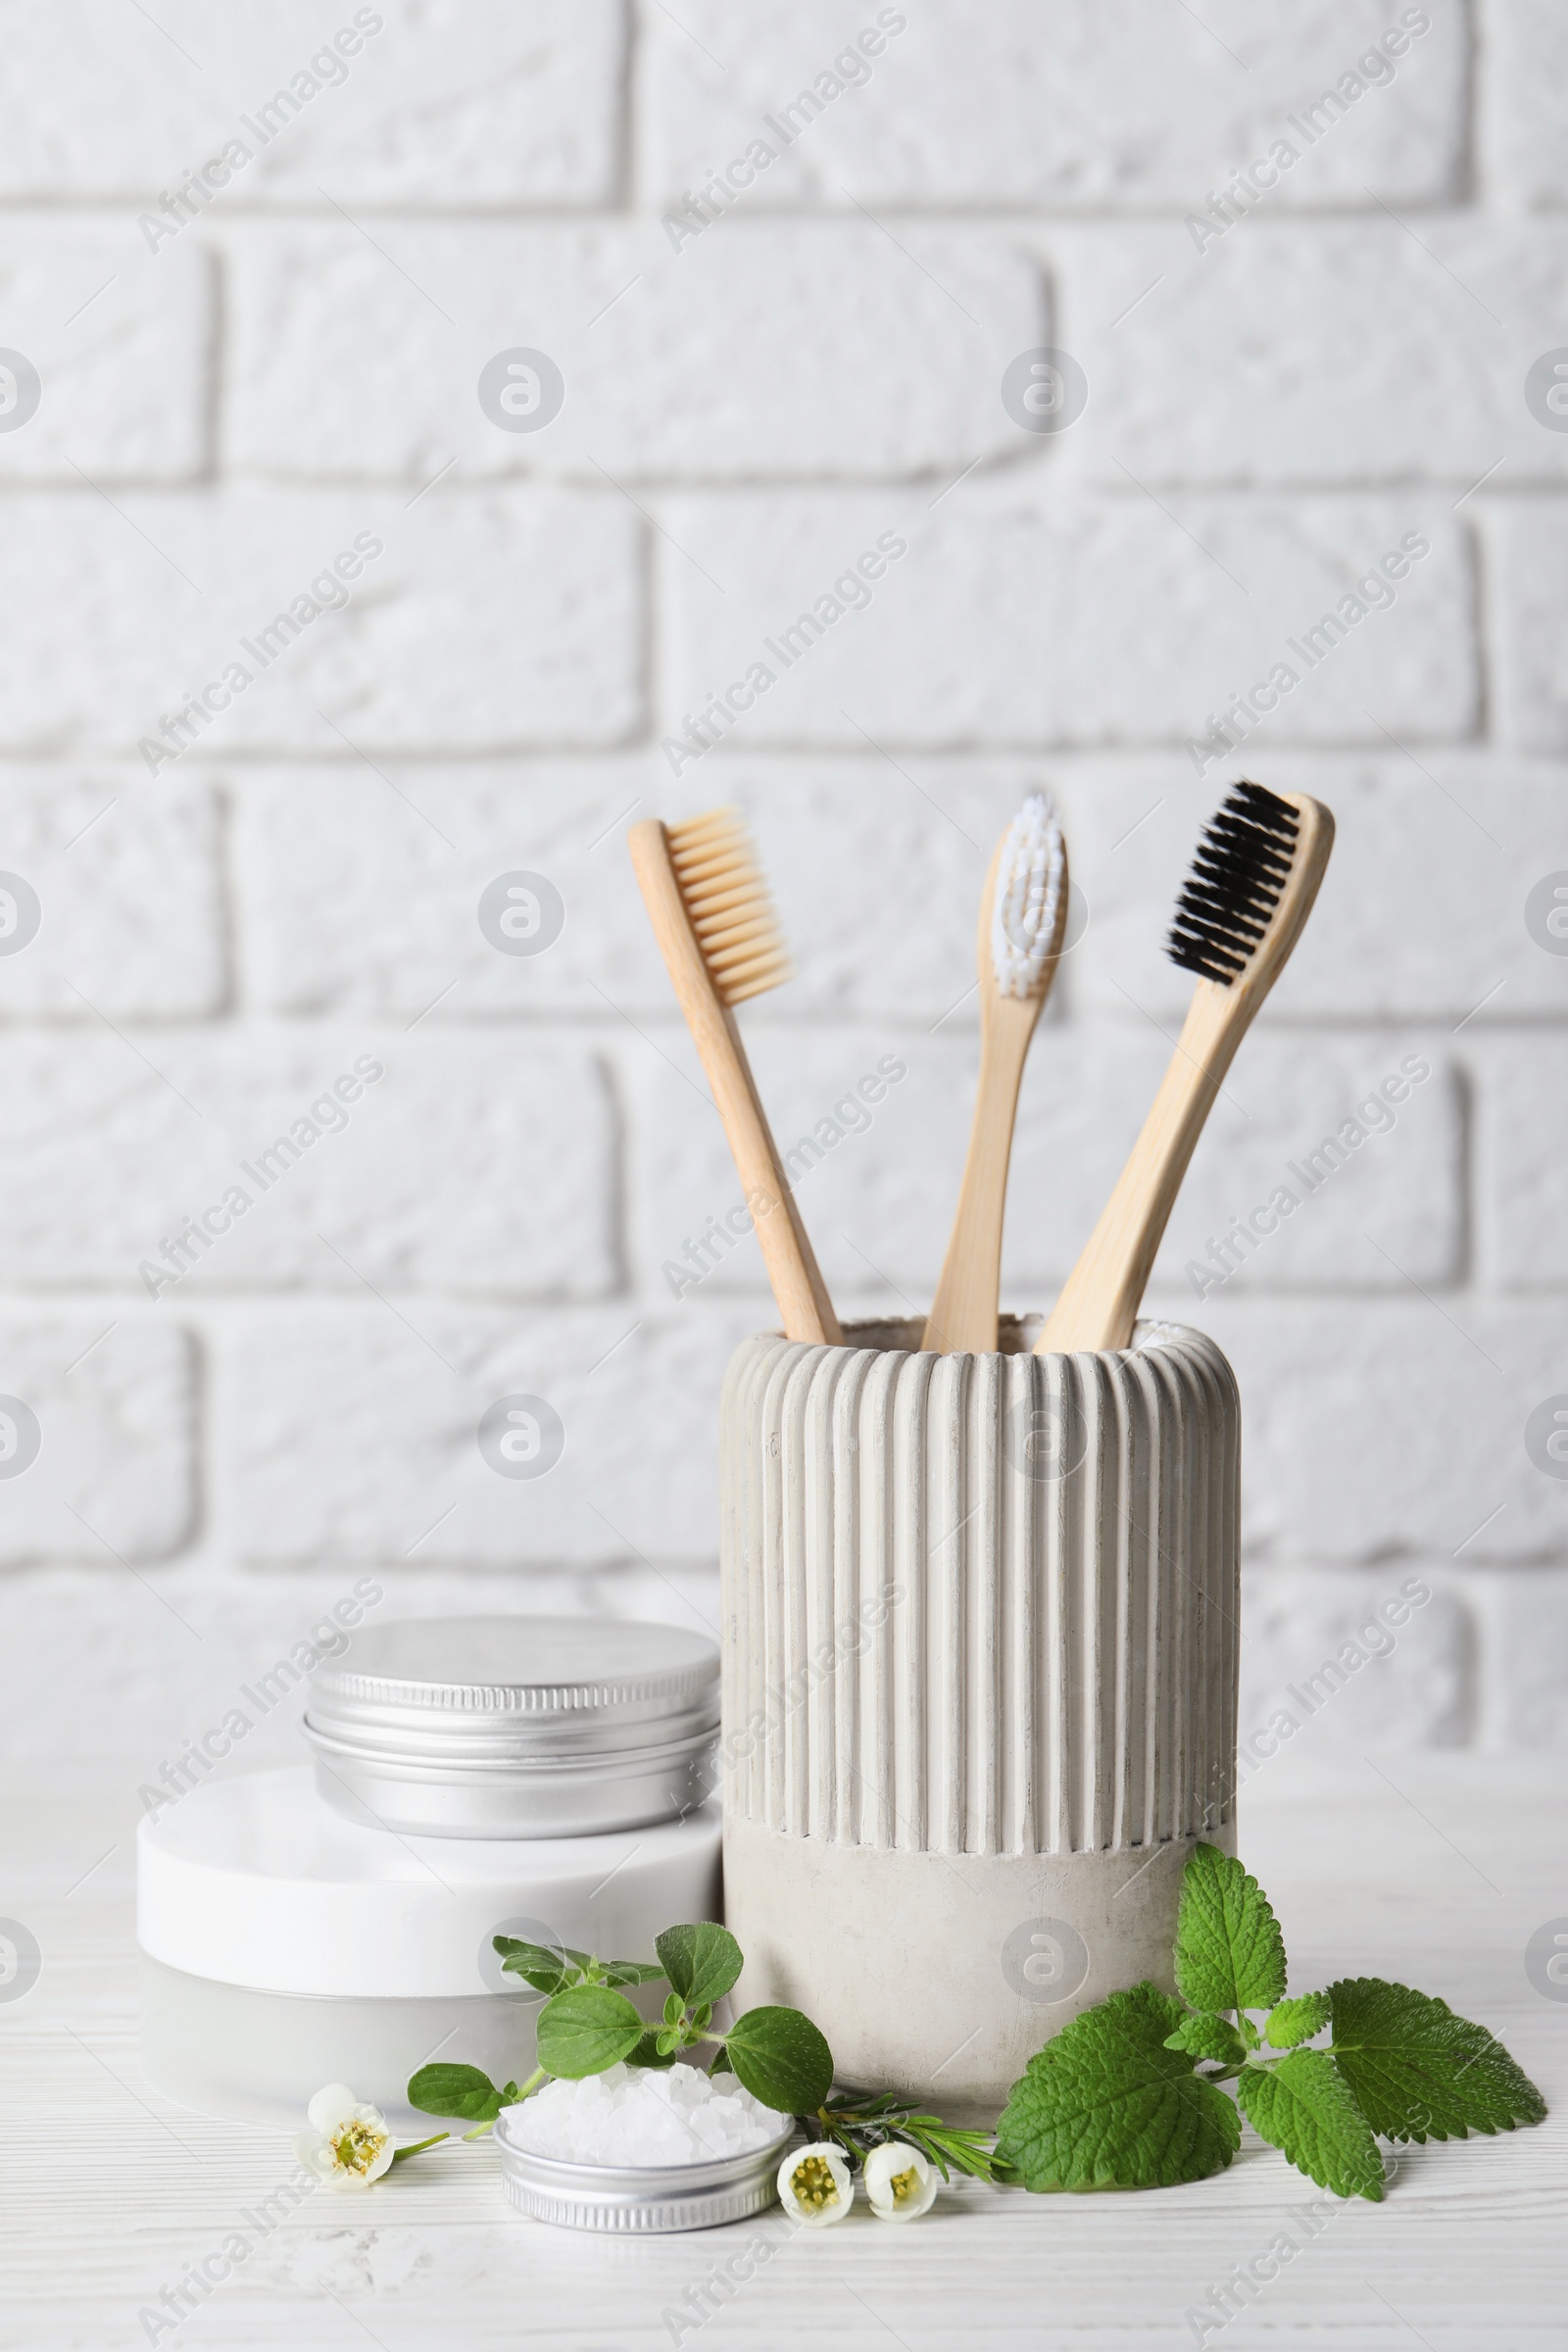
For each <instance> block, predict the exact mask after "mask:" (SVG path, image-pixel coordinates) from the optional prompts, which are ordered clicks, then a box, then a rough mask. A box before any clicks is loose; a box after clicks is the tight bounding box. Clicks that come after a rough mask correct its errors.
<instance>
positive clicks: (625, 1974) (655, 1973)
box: [599, 1960, 664, 1985]
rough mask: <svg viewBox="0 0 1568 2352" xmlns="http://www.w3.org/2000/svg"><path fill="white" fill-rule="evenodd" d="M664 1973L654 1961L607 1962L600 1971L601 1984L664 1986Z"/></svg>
mask: <svg viewBox="0 0 1568 2352" xmlns="http://www.w3.org/2000/svg"><path fill="white" fill-rule="evenodd" d="M663 1981H664V1972H663V1970H662V1968H660V1967H659V1966H657V1964H656V1963H655V1962H654V1961H652V1960H606V1961H605V1962H604V1963H603V1965H602V1966H601V1968H600V1971H599V1982H600V1983H601V1985H662V1983H663Z"/></svg>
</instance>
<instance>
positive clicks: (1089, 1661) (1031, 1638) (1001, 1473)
mask: <svg viewBox="0 0 1568 2352" xmlns="http://www.w3.org/2000/svg"><path fill="white" fill-rule="evenodd" d="M1038 1329H1039V1324H1038V1322H1037V1321H1024V1322H1018V1321H1016V1320H1014V1319H1013V1318H1011V1317H1005V1318H1004V1319H1003V1328H1002V1334H1001V1337H1002V1343H1003V1344H1002V1347H1001V1348H1000V1349H999V1350H998V1351H997V1352H996V1353H993V1354H980V1355H934V1354H926V1353H921V1352H918V1349H919V1341H920V1337H921V1326H920V1324H918V1323H884V1324H861V1325H858V1326H855V1327H852V1329H851V1330H850V1331H849V1332H848V1333H847V1334H846V1345H845V1346H843V1347H840V1348H822V1347H810V1346H807V1345H804V1344H801V1343H798V1342H791V1341H787V1340H783V1339H780V1338H779V1337H778V1336H777V1335H776V1334H768V1335H762V1336H759V1337H758V1338H755V1339H752V1340H748V1341H746V1342H745V1343H744V1344H743V1345H742V1347H741V1348H740V1349H739V1350H738V1352H737V1354H736V1355H735V1357H734V1360H733V1362H732V1363H731V1365H730V1369H729V1374H728V1377H727V1380H726V1383H725V1390H724V1403H723V1423H722V1432H723V1434H722V1460H723V1480H724V1501H723V1517H722V1524H721V1534H720V1545H721V1557H722V1566H723V1579H724V1737H723V1740H722V1742H721V1745H720V1764H721V1769H722V1773H723V1783H724V1808H725V1833H724V1887H725V1904H726V1913H725V1916H726V1919H727V1922H728V1924H729V1926H730V1927H731V1928H732V1929H733V1931H734V1933H735V1935H736V1936H738V1938H739V1940H740V1943H741V1946H742V1949H743V1950H744V1951H745V1954H746V1973H745V1976H744V1978H743V1980H742V1986H741V1992H742V1998H743V2001H744V2002H745V2003H746V2004H751V2003H758V2002H769V2001H780V2002H789V2003H794V2004H796V2005H797V2006H802V2007H807V2008H809V2011H810V2014H811V2015H812V2017H813V2018H814V2019H815V2021H816V2023H817V2024H818V2025H819V2026H820V2027H821V2029H822V2031H823V2033H824V2034H826V2035H827V2038H828V2041H829V2042H830V2044H831V2045H832V2049H833V2053H834V2057H835V2059H836V2061H837V2064H838V2071H839V2075H840V2079H841V2080H842V2081H845V2082H854V2083H856V2084H861V2085H864V2086H866V2087H868V2088H873V2089H891V2090H896V2091H899V2092H902V2093H905V2094H908V2095H912V2096H914V2097H916V2098H919V2099H922V2100H927V2099H928V2100H931V2101H933V2102H935V2103H937V2104H938V2105H939V2107H940V2110H941V2112H943V2113H944V2114H948V2115H951V2116H953V2117H955V2119H956V2120H958V2121H971V2120H972V2121H977V2122H982V2121H983V2122H989V2121H991V2120H992V2119H994V2117H995V2116H996V2114H997V2112H998V2110H999V2109H1000V2107H1001V2105H1002V2103H1003V2101H1004V2100H1005V2097H1006V2093H1007V2090H1008V2087H1009V2085H1010V2084H1011V2083H1012V2082H1013V2081H1014V2080H1015V2079H1016V2078H1017V2076H1018V2075H1019V2074H1020V2073H1021V2072H1022V2071H1023V2067H1024V2065H1025V2063H1026V2062H1027V2060H1028V2059H1029V2057H1030V2056H1031V2055H1032V2054H1033V2052H1034V2051H1035V2050H1037V2049H1038V2048H1040V2047H1041V2045H1042V2044H1043V2043H1044V2042H1045V2041H1047V2040H1048V2039H1049V2038H1050V2036H1051V2035H1052V2034H1054V2033H1055V2032H1057V2031H1058V2030H1059V2028H1060V2027H1062V2026H1063V2025H1065V2024H1066V2023H1067V2022H1068V2020H1069V2019H1070V2018H1072V2017H1074V2016H1075V2015H1077V2014H1078V2012H1079V2011H1080V2010H1082V2009H1084V2008H1086V2007H1088V2006H1089V2005H1090V2004H1092V2003H1093V2002H1096V2001H1099V2000H1102V1999H1103V1997H1104V1996H1105V1994H1106V1993H1108V1992H1111V1991H1113V1990H1115V1989H1117V1988H1118V1987H1120V1986H1124V1985H1132V1984H1135V1983H1137V1982H1138V1981H1139V1980H1140V1979H1141V1978H1144V1977H1149V1978H1152V1979H1153V1981H1154V1982H1155V1983H1157V1984H1160V1985H1165V1986H1166V1987H1167V1989H1174V1987H1173V1985H1172V1982H1171V1950H1172V1944H1173V1941H1174V1934H1175V1925H1176V1905H1177V1898H1178V1894H1179V1891H1180V1886H1181V1876H1182V1870H1183V1866H1184V1864H1185V1862H1186V1860H1187V1857H1188V1855H1189V1854H1190V1853H1191V1852H1192V1850H1193V1846H1194V1845H1195V1843H1196V1842H1198V1840H1199V1839H1201V1838H1203V1839H1207V1840H1208V1841H1209V1842H1211V1843H1213V1844H1216V1845H1219V1846H1222V1847H1231V1846H1232V1845H1233V1842H1234V1838H1235V1828H1234V1819H1233V1792H1234V1789H1235V1757H1236V1644H1237V1609H1238V1600H1239V1578H1238V1516H1239V1509H1238V1483H1239V1458H1240V1413H1239V1407H1238V1399H1237V1390H1236V1382H1235V1378H1234V1375H1233V1374H1232V1372H1231V1368H1230V1366H1229V1364H1228V1363H1227V1362H1226V1360H1225V1358H1224V1356H1223V1355H1222V1354H1221V1352H1220V1350H1219V1349H1218V1348H1216V1347H1215V1346H1214V1344H1213V1342H1212V1341H1211V1340H1209V1339H1206V1338H1205V1337H1204V1336H1203V1335H1202V1334H1201V1333H1200V1332H1196V1331H1191V1330H1188V1329H1187V1328H1185V1327H1184V1326H1182V1325H1179V1324H1171V1323H1157V1322H1145V1323H1141V1324H1140V1325H1139V1326H1138V1329H1137V1331H1136V1333H1135V1335H1134V1341H1133V1345H1132V1347H1131V1348H1126V1349H1119V1350H1106V1351H1103V1352H1100V1353H1089V1352H1085V1353H1082V1354H1075V1355H1034V1354H1032V1353H1030V1352H1029V1348H1030V1346H1031V1343H1032V1341H1033V1338H1034V1336H1035V1333H1036V1331H1037V1330H1038ZM824 1952H826V1953H828V1954H829V1955H831V1960H832V1965H831V1966H830V1967H829V1968H827V1969H826V1970H825V1971H824V1970H823V1969H822V1968H821V1967H820V1966H813V1965H812V1964H811V1957H812V1955H820V1954H822V1953H824Z"/></svg>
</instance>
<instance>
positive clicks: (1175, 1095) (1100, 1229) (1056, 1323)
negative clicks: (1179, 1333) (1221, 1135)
mask: <svg viewBox="0 0 1568 2352" xmlns="http://www.w3.org/2000/svg"><path fill="white" fill-rule="evenodd" d="M1252 1011H1253V1005H1252V1004H1251V1003H1250V1001H1248V1000H1245V999H1240V998H1238V997H1237V996H1236V995H1235V993H1234V992H1233V991H1232V990H1230V989H1227V988H1220V987H1218V986H1216V984H1215V983H1214V982H1213V981H1212V980H1200V981H1199V983H1198V986H1197V988H1196V990H1195V992H1194V995H1193V1002H1192V1005H1191V1006H1190V1007H1189V1010H1188V1014H1187V1019H1186V1021H1185V1022H1184V1023H1183V1026H1182V1033H1181V1037H1180V1039H1179V1040H1178V1042H1177V1047H1176V1051H1175V1053H1174V1054H1172V1056H1171V1059H1170V1064H1169V1067H1168V1068H1167V1069H1166V1072H1165V1075H1164V1077H1163V1078H1162V1079H1161V1080H1160V1084H1159V1092H1158V1093H1157V1094H1156V1095H1155V1097H1154V1100H1153V1102H1152V1104H1151V1105H1150V1110H1149V1116H1148V1117H1147V1118H1146V1119H1145V1121H1144V1124H1143V1129H1142V1132H1141V1133H1140V1135H1139V1138H1138V1141H1137V1143H1136V1144H1134V1146H1133V1148H1132V1152H1131V1153H1130V1155H1129V1157H1128V1160H1127V1164H1126V1166H1125V1167H1124V1168H1123V1169H1122V1172H1121V1174H1120V1175H1119V1176H1118V1177H1117V1179H1116V1184H1115V1189H1114V1191H1113V1192H1112V1193H1111V1196H1110V1199H1109V1200H1108V1201H1106V1202H1105V1205H1104V1207H1103V1209H1102V1211H1101V1214H1100V1222H1099V1224H1098V1225H1097V1226H1096V1227H1095V1230H1094V1232H1093V1233H1092V1234H1091V1235H1090V1237H1089V1240H1088V1242H1087V1243H1086V1244H1085V1246H1084V1250H1083V1253H1082V1255H1081V1256H1080V1257H1079V1260H1078V1263H1077V1264H1076V1265H1075V1266H1074V1268H1073V1270H1072V1272H1071V1274H1070V1275H1069V1276H1068V1277H1067V1280H1066V1282H1065V1283H1064V1284H1063V1286H1062V1289H1061V1295H1060V1297H1059V1298H1058V1299H1057V1300H1056V1303H1055V1305H1054V1307H1053V1308H1052V1310H1051V1318H1050V1320H1049V1322H1048V1323H1047V1325H1046V1328H1045V1330H1044V1331H1043V1332H1042V1333H1041V1335H1040V1337H1039V1339H1038V1340H1037V1341H1036V1342H1035V1352H1036V1354H1037V1355H1051V1354H1057V1353H1061V1354H1066V1353H1070V1352H1071V1351H1072V1350H1073V1349H1074V1348H1128V1347H1130V1346H1131V1345H1132V1336H1133V1325H1134V1323H1135V1322H1136V1320H1137V1316H1138V1309H1139V1305H1140V1303H1141V1302H1142V1299H1143V1296H1144V1292H1145V1290H1146V1289H1147V1288H1148V1284H1149V1275H1150V1269H1151V1268H1152V1265H1153V1262H1154V1257H1155V1254H1156V1252H1157V1250H1158V1249H1159V1245H1160V1243H1161V1241H1162V1240H1163V1239H1164V1234H1165V1227H1166V1226H1167V1224H1168V1223H1169V1222H1170V1212H1171V1210H1172V1208H1173V1207H1174V1206H1175V1204H1176V1195H1177V1193H1178V1192H1179V1191H1180V1190H1181V1182H1182V1178H1183V1177H1184V1176H1185V1175H1186V1173H1187V1164H1188V1162H1189V1160H1190V1159H1191V1158H1192V1156H1193V1152H1194V1148H1195V1147H1196V1145H1197V1142H1198V1139H1199V1137H1200V1136H1201V1134H1202V1132H1203V1121H1204V1120H1205V1119H1206V1118H1207V1116H1208V1114H1209V1110H1210V1108H1211V1107H1212V1105H1213V1102H1214V1098H1215V1096H1216V1095H1217V1094H1218V1093H1219V1089H1220V1083H1221V1081H1222V1080H1223V1078H1224V1076H1225V1073H1226V1071H1227V1070H1228V1069H1229V1068H1230V1065H1231V1062H1232V1061H1233V1060H1234V1058H1235V1055H1236V1049H1237V1047H1238V1046H1239V1045H1240V1044H1241V1042H1242V1039H1243V1038H1244V1037H1245V1036H1246V1034H1247V1031H1248V1028H1249V1027H1250V1022H1251V1017H1252Z"/></svg>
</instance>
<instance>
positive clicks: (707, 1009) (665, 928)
mask: <svg viewBox="0 0 1568 2352" xmlns="http://www.w3.org/2000/svg"><path fill="white" fill-rule="evenodd" d="M626 840H627V846H628V848H629V849H630V851H631V861H632V864H633V866H634V867H635V868H636V872H637V880H638V884H639V886H640V888H641V890H642V894H643V898H644V900H645V902H646V904H647V907H648V912H649V916H650V919H651V920H652V922H653V926H654V937H655V938H656V939H657V940H658V942H659V947H660V953H661V954H662V956H663V958H664V962H665V964H666V965H667V966H668V970H669V976H670V979H671V980H672V981H673V982H674V984H675V994H676V996H677V997H678V998H679V1000H680V1008H681V1010H682V1012H683V1013H684V1014H685V1015H686V1023H687V1026H688V1028H689V1029H690V1030H691V1033H692V1039H693V1042H694V1044H695V1045H696V1047H697V1051H698V1053H699V1054H700V1055H701V1056H702V1063H703V1067H704V1069H705V1070H706V1071H707V1072H708V1082H709V1084H710V1086H711V1088H712V1090H713V1100H714V1102H715V1103H716V1104H717V1105H718V1115H719V1117H720V1118H721V1119H722V1120H723V1122H724V1133H725V1135H726V1136H727V1137H728V1138H729V1148H730V1150H731V1152H733V1153H734V1155H735V1165H736V1166H737V1168H738V1169H739V1170H740V1174H741V1182H742V1184H743V1186H744V1187H745V1192H746V1201H747V1205H748V1207H749V1208H750V1209H751V1211H752V1215H753V1218H754V1220H755V1222H756V1226H757V1238H758V1240H759V1241H760V1243H761V1245H762V1259H763V1262H764V1264H765V1265H766V1267H767V1278H768V1280H769V1282H770V1283H771V1284H772V1286H773V1297H774V1298H775V1299H776V1300H777V1301H778V1310H779V1313H780V1315H781V1316H782V1317H783V1319H784V1331H785V1336H786V1337H787V1338H789V1339H792V1340H817V1341H826V1342H828V1343H830V1344H831V1345H833V1346H837V1345H838V1344H839V1343H840V1342H841V1341H842V1339H843V1336H844V1335H843V1333H842V1332H841V1331H840V1329H839V1322H838V1317H837V1316H836V1315H835V1314H834V1312H833V1302H832V1300H831V1299H829V1297H828V1295H827V1286H826V1285H825V1284H824V1282H823V1280H822V1277H821V1275H820V1274H819V1273H818V1271H817V1264H816V1259H815V1258H814V1257H813V1256H812V1254H811V1245H810V1243H809V1241H808V1240H807V1238H806V1228H805V1227H804V1225H803V1224H802V1223H801V1217H800V1211H799V1210H798V1209H797V1207H796V1205H795V1198H794V1195H793V1194H792V1193H791V1191H790V1187H789V1179H788V1178H787V1176H786V1175H785V1173H784V1169H783V1166H782V1164H781V1163H780V1160H779V1155H778V1151H777V1148H776V1146H775V1145H774V1142H773V1138H772V1135H771V1133H770V1132H769V1129H768V1124H767V1119H766V1116H765V1114H764V1113H763V1110H762V1105H761V1103H760V1101H759V1099H758V1093H757V1088H756V1085H755V1084H754V1083H753V1079H752V1072H751V1066H750V1064H749V1063H748V1061H747V1059H746V1049H745V1047H744V1046H743V1045H742V1043H741V1033H740V1030H739V1029H738V1027H737V1026H736V1022H735V1011H734V1007H735V1006H736V1005H740V1004H744V1002H745V1000H746V999H747V998H748V997H756V996H760V995H761V993H762V991H763V990H764V989H769V988H777V986H778V985H779V983H780V981H782V980H787V979H788V978H789V976H790V959H789V951H788V949H787V948H786V947H785V944H784V937H783V933H782V932H781V930H780V929H779V922H778V916H777V914H776V913H775V912H774V909H773V902H772V900H771V898H770V897H769V896H768V890H767V884H766V882H765V881H764V880H763V877H762V871H761V868H760V865H759V864H758V862H757V857H756V853H755V851H754V850H753V848H752V844H751V839H750V836H749V835H748V833H747V830H746V825H745V821H744V819H743V818H742V816H741V814H740V811H739V810H738V809H710V810H709V812H708V813H707V814H706V815H704V816H694V817H692V818H691V819H690V820H689V821H688V822H687V823H686V824H683V825H662V824H661V823H660V821H659V819H658V818H657V817H649V818H647V819H645V820H644V822H643V823H641V824H638V825H633V826H632V828H631V830H630V832H629V833H628V834H627V836H626Z"/></svg>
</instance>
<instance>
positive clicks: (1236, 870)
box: [1166, 784, 1300, 988]
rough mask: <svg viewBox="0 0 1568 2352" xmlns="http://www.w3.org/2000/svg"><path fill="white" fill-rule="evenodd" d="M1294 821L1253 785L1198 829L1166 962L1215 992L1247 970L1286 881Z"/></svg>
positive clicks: (1241, 787) (1286, 807)
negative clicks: (1198, 837) (1205, 982)
mask: <svg viewBox="0 0 1568 2352" xmlns="http://www.w3.org/2000/svg"><path fill="white" fill-rule="evenodd" d="M1299 830H1300V823H1299V818H1298V816H1297V813H1296V810H1295V809H1293V808H1292V807H1291V805H1290V803H1289V802H1288V801H1282V800H1281V799H1280V798H1279V797H1278V795H1277V794H1275V793H1272V792H1270V791H1268V790H1267V789H1266V787H1265V786H1263V785H1261V784H1238V785H1237V786H1236V787H1235V789H1234V791H1232V792H1231V793H1230V794H1229V795H1228V796H1227V798H1226V801H1225V804H1224V806H1223V808H1221V809H1219V810H1218V811H1217V812H1216V814H1215V815H1214V816H1212V817H1211V818H1210V819H1209V822H1208V823H1207V824H1206V825H1205V826H1204V828H1203V836H1202V839H1201V841H1200V843H1199V845H1198V849H1197V852H1196V854H1195V856H1194V858H1193V870H1192V872H1191V874H1190V875H1189V877H1188V879H1187V881H1186V883H1185V884H1184V886H1183V889H1182V894H1181V896H1180V898H1179V899H1178V900H1177V902H1176V919H1175V922H1174V923H1173V924H1172V926H1171V933H1170V938H1169V940H1168V941H1167V943H1166V954H1167V955H1168V956H1169V957H1170V959H1171V961H1172V963H1178V964H1180V965H1181V966H1182V968H1183V970H1184V971H1189V972H1197V973H1198V974H1199V975H1200V976H1201V978H1202V979H1204V980H1216V981H1218V982H1219V984H1220V986H1221V987H1222V988H1229V987H1230V985H1231V983H1232V982H1233V981H1234V980H1235V979H1237V978H1238V976H1239V975H1240V974H1241V973H1242V972H1244V971H1245V970H1246V969H1247V965H1248V959H1249V958H1250V956H1251V953H1252V950H1253V949H1254V948H1255V947H1256V945H1257V943H1258V941H1259V940H1260V939H1261V938H1262V936H1263V934H1264V932H1265V930H1266V929H1267V927H1268V921H1269V917H1270V916H1271V915H1272V913H1273V911H1274V908H1275V907H1276V906H1277V905H1278V903H1279V895H1280V892H1281V891H1282V890H1283V889H1284V887H1285V884H1286V882H1287V881H1288V879H1289V878H1290V871H1291V857H1292V853H1293V851H1294V849H1295V846H1296V837H1297V834H1298V833H1299Z"/></svg>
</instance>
